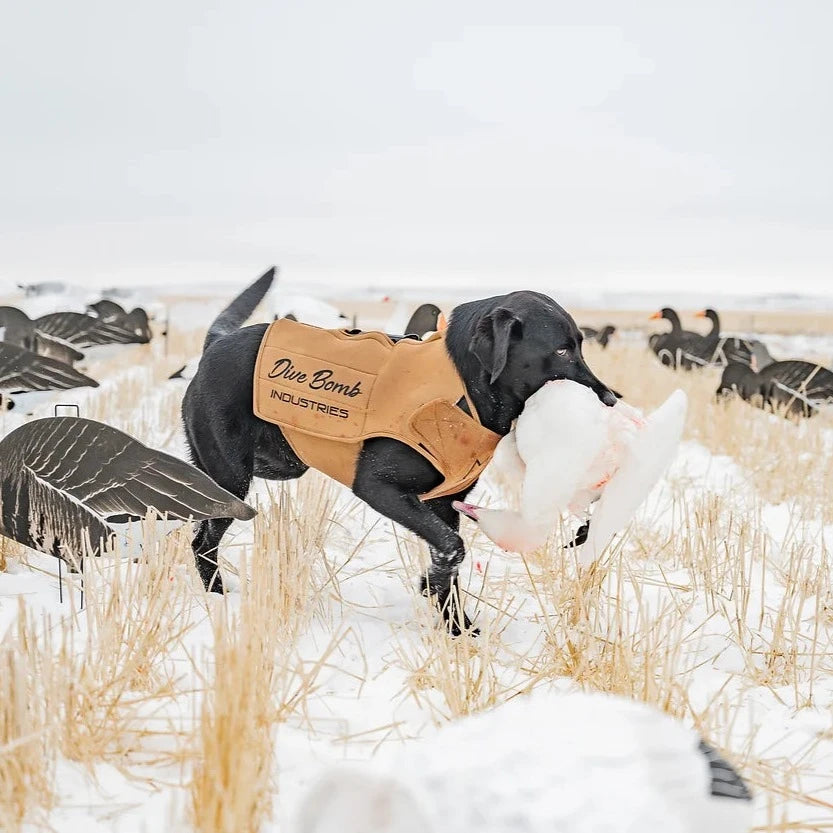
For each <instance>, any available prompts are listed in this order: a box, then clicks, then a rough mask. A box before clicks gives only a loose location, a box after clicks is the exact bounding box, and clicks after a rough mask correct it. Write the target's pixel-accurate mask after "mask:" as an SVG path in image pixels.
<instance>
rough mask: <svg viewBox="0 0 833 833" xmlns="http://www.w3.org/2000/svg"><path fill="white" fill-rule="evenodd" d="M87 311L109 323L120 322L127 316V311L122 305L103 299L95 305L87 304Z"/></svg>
mask: <svg viewBox="0 0 833 833" xmlns="http://www.w3.org/2000/svg"><path fill="white" fill-rule="evenodd" d="M87 309H88V310H89V311H90V312H93V313H94V314H95V315H96V316H98V318H100V319H101V320H102V321H107V322H110V321H118V320H120V319H122V318H124V316H125V315H127V310H126V309H125V308H124V307H123V306H121V304H117V303H116V302H115V301H111V300H109V299H108V298H102V299H101V300H100V301H96V302H95V303H94V304H87Z"/></svg>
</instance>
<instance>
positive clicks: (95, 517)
mask: <svg viewBox="0 0 833 833" xmlns="http://www.w3.org/2000/svg"><path fill="white" fill-rule="evenodd" d="M0 455H1V456H0V459H2V467H3V469H2V471H3V477H2V506H1V507H0V508H2V532H3V533H4V534H6V535H8V536H9V537H11V538H14V540H16V541H18V542H20V543H22V544H25V545H26V546H30V547H33V548H34V549H38V550H40V551H42V552H47V553H49V554H52V555H59V554H60V553H61V552H62V551H64V552H65V551H69V552H70V553H73V554H78V553H81V552H82V551H83V549H82V548H83V541H84V536H85V534H88V535H89V538H90V542H91V543H92V545H93V549H94V550H96V551H97V550H98V549H99V548H100V543H101V542H102V541H105V542H106V541H109V540H110V537H111V536H112V535H113V530H112V529H111V528H110V527H109V526H108V524H107V523H106V522H105V520H102V519H108V518H109V519H112V520H114V521H117V520H123V519H124V518H123V516H143V515H144V514H145V513H146V512H147V511H148V509H149V508H153V509H155V510H156V511H157V512H159V513H160V514H163V515H166V516H168V517H170V518H175V519H180V520H187V519H192V520H205V519H207V518H237V519H240V520H249V519H251V518H252V517H254V515H255V514H256V513H255V511H254V510H253V509H252V508H251V507H250V506H248V505H247V504H246V503H244V502H243V501H241V500H239V499H237V498H236V497H234V495H232V494H230V493H229V492H227V491H226V490H225V489H223V488H221V487H220V486H218V485H217V484H216V483H215V482H214V481H213V480H211V478H209V477H208V476H207V475H205V474H203V473H202V472H201V471H199V470H198V469H196V468H194V467H193V466H191V465H190V464H189V463H186V462H185V461H184V460H180V459H179V458H177V457H174V456H172V455H170V454H165V453H164V452H161V451H156V450H154V449H151V448H148V447H147V446H145V445H142V443H140V442H138V441H137V440H135V439H133V438H132V437H130V436H129V435H127V434H125V433H124V432H122V431H119V430H117V429H115V428H111V427H110V426H108V425H104V424H103V423H100V422H95V421H93V420H88V419H79V418H75V417H54V418H48V419H40V420H34V421H32V422H29V423H27V424H26V425H24V426H22V427H20V428H18V429H17V430H15V431H13V432H12V433H11V434H9V435H8V436H7V437H6V438H5V439H4V440H3V441H2V442H0ZM99 516H100V517H99ZM118 516H122V517H118Z"/></svg>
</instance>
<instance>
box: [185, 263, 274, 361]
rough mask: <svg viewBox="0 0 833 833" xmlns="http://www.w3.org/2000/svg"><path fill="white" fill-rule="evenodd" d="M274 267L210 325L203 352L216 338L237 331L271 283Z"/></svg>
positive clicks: (243, 292)
mask: <svg viewBox="0 0 833 833" xmlns="http://www.w3.org/2000/svg"><path fill="white" fill-rule="evenodd" d="M274 279H275V267H274V266H273V267H272V268H271V269H269V270H268V271H266V272H264V273H263V274H262V275H261V276H260V277H259V278H258V279H257V280H256V281H255V282H254V283H253V284H252V285H251V286H249V287H247V288H246V289H244V290H243V291H242V292H241V293H240V294H239V295H238V296H237V297H236V298H235V299H234V300H233V301H232V302H231V303H230V304H229V305H228V306H227V307H226V308H225V309H224V310H223V311H222V312H221V313H220V314H219V315H218V316H217V317H216V318H215V319H214V321H213V322H212V323H211V326H210V327H209V328H208V334H207V335H206V337H205V344H203V346H202V349H203V352H204V351H205V350H207V349H208V346H209V345H210V344H212V343H213V342H215V341H216V340H217V339H218V338H220V337H221V336H224V335H228V334H229V333H233V332H234V331H235V330H237V329H239V328H240V327H241V326H242V325H243V322H245V320H246V319H247V318H248V317H249V316H250V315H251V314H252V313H253V312H254V311H255V309H256V307H257V305H258V304H259V303H260V302H261V301H262V300H263V298H264V296H265V295H266V293H267V292H268V291H269V287H270V286H272V281H273V280H274Z"/></svg>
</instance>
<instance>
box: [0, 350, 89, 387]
mask: <svg viewBox="0 0 833 833" xmlns="http://www.w3.org/2000/svg"><path fill="white" fill-rule="evenodd" d="M83 387H91V388H97V387H98V382H96V381H95V379H91V378H90V377H89V376H85V375H84V374H83V373H79V372H78V371H77V370H75V368H73V367H70V365H68V364H64V362H60V361H58V360H57V359H52V358H49V357H48V356H41V355H38V354H37V353H32V352H31V351H30V350H24V349H23V348H22V347H17V346H16V345H14V344H6V343H0V390H10V391H21V390H24V391H32V390H69V389H70V388H83Z"/></svg>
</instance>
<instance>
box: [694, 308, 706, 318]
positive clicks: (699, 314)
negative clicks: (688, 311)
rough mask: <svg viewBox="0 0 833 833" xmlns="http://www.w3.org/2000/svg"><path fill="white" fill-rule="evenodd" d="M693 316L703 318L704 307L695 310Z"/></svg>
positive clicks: (704, 315)
mask: <svg viewBox="0 0 833 833" xmlns="http://www.w3.org/2000/svg"><path fill="white" fill-rule="evenodd" d="M694 317H695V318H705V317H706V311H705V310H704V309H701V310H700V312H695V313H694Z"/></svg>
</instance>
